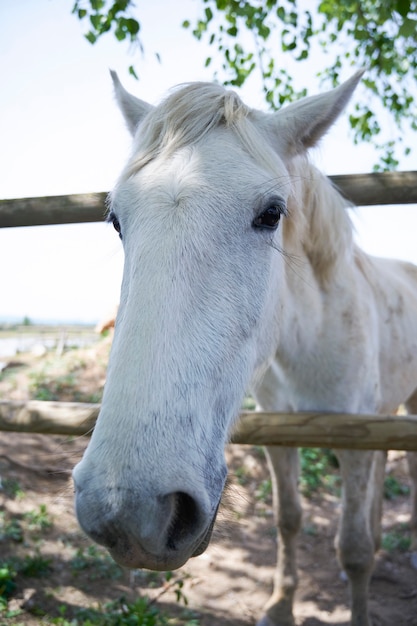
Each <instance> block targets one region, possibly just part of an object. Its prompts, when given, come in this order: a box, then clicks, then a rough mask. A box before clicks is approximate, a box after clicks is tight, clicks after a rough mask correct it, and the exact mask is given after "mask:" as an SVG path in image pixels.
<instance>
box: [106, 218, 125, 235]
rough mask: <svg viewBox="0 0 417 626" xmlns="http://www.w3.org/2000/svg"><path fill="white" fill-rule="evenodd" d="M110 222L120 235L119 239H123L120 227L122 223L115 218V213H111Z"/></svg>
mask: <svg viewBox="0 0 417 626" xmlns="http://www.w3.org/2000/svg"><path fill="white" fill-rule="evenodd" d="M108 221H109V222H111V223H112V224H113V228H114V230H115V231H116V232H117V233H119V237H120V239H121V238H122V229H121V226H120V222H119V220H118V219H117V217H116V216H115V214H114V213H110V215H109V217H108Z"/></svg>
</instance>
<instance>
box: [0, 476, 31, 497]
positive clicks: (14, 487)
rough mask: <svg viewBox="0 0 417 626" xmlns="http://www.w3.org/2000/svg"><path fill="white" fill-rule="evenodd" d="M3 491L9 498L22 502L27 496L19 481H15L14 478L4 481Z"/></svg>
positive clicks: (2, 481)
mask: <svg viewBox="0 0 417 626" xmlns="http://www.w3.org/2000/svg"><path fill="white" fill-rule="evenodd" d="M1 490H2V491H3V493H4V494H5V495H6V496H7V497H8V498H11V499H12V500H14V499H16V500H21V499H22V498H23V497H24V495H25V494H24V492H23V491H22V489H21V487H20V485H19V483H18V481H17V480H14V479H13V478H4V479H2V480H1Z"/></svg>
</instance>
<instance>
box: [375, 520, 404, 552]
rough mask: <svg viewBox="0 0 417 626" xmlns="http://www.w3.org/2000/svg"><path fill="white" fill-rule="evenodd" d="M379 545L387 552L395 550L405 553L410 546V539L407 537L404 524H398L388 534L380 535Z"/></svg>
mask: <svg viewBox="0 0 417 626" xmlns="http://www.w3.org/2000/svg"><path fill="white" fill-rule="evenodd" d="M381 545H382V547H383V549H384V550H387V552H393V551H395V550H399V551H400V552H407V550H409V549H410V546H411V538H410V536H409V535H408V529H407V527H406V526H405V525H404V524H399V525H398V526H396V527H395V528H393V529H392V530H391V531H390V532H389V533H384V534H383V535H382V541H381Z"/></svg>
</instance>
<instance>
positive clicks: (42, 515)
mask: <svg viewBox="0 0 417 626" xmlns="http://www.w3.org/2000/svg"><path fill="white" fill-rule="evenodd" d="M24 519H25V520H26V521H27V522H28V528H29V530H30V531H32V532H44V531H45V530H48V529H49V528H51V527H52V525H53V524H52V519H51V517H50V515H49V513H48V511H47V509H46V504H41V505H40V506H39V508H38V509H37V510H36V509H33V511H28V512H27V513H25V515H24Z"/></svg>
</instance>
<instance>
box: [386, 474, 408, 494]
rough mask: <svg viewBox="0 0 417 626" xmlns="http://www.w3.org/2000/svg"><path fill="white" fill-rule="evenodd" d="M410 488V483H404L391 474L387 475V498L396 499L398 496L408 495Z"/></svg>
mask: <svg viewBox="0 0 417 626" xmlns="http://www.w3.org/2000/svg"><path fill="white" fill-rule="evenodd" d="M409 493H410V488H409V487H408V485H403V484H402V483H400V482H399V480H397V479H396V478H395V476H392V475H391V474H388V476H386V477H385V480H384V498H385V499H386V500H395V498H398V496H408V494H409Z"/></svg>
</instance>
